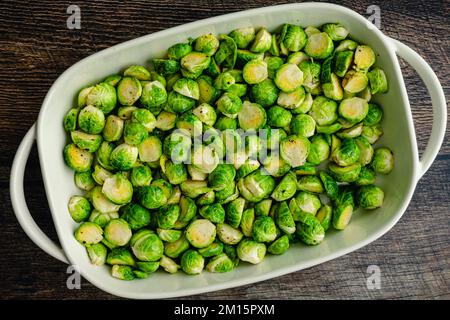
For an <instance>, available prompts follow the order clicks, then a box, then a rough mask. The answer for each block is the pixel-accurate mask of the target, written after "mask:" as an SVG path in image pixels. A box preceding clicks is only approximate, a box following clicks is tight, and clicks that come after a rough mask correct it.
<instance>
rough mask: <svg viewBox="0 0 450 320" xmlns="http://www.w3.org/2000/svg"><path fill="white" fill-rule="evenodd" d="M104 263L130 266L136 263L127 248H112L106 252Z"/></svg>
mask: <svg viewBox="0 0 450 320" xmlns="http://www.w3.org/2000/svg"><path fill="white" fill-rule="evenodd" d="M106 263H108V264H110V265H122V266H132V267H134V266H135V265H136V261H135V260H134V258H133V255H132V254H131V252H130V250H128V249H127V248H123V247H122V248H114V249H112V250H111V252H110V253H109V254H108V257H107V258H106Z"/></svg>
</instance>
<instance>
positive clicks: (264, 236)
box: [252, 215, 277, 242]
mask: <svg viewBox="0 0 450 320" xmlns="http://www.w3.org/2000/svg"><path fill="white" fill-rule="evenodd" d="M252 236H253V239H254V240H255V241H257V242H272V241H274V240H275V239H276V237H277V228H276V225H275V222H274V221H273V220H272V218H271V217H269V216H264V215H263V216H259V217H258V218H256V220H255V222H254V223H253V228H252Z"/></svg>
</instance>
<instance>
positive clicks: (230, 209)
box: [225, 197, 245, 228]
mask: <svg viewBox="0 0 450 320" xmlns="http://www.w3.org/2000/svg"><path fill="white" fill-rule="evenodd" d="M244 206H245V199H244V198H241V197H239V198H237V199H235V200H233V201H231V202H230V203H229V204H228V206H227V208H226V214H225V217H226V221H227V223H228V224H229V225H230V226H231V227H233V228H238V227H239V225H240V223H241V219H242V213H243V212H244Z"/></svg>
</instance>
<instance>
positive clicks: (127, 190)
mask: <svg viewBox="0 0 450 320" xmlns="http://www.w3.org/2000/svg"><path fill="white" fill-rule="evenodd" d="M102 192H103V193H104V195H105V196H106V197H107V198H108V199H109V200H111V201H112V202H114V203H116V204H125V203H128V202H130V201H131V198H132V196H133V185H132V184H131V182H130V181H129V180H128V179H127V178H126V177H125V176H124V175H123V174H122V173H116V174H115V175H113V176H111V177H109V178H106V179H105V181H104V183H103V188H102Z"/></svg>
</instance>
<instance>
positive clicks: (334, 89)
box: [322, 73, 344, 101]
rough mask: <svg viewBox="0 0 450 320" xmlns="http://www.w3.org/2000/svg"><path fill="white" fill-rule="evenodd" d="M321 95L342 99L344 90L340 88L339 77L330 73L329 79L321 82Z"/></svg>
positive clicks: (337, 99)
mask: <svg viewBox="0 0 450 320" xmlns="http://www.w3.org/2000/svg"><path fill="white" fill-rule="evenodd" d="M322 90H323V95H324V96H325V97H327V98H329V99H332V100H336V101H339V100H342V99H343V98H344V91H343V90H342V87H341V83H340V80H339V78H338V77H337V76H336V75H335V74H334V73H332V74H331V78H330V81H329V82H327V83H324V84H322Z"/></svg>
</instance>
